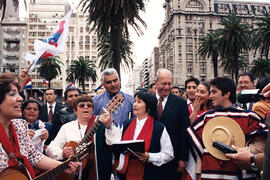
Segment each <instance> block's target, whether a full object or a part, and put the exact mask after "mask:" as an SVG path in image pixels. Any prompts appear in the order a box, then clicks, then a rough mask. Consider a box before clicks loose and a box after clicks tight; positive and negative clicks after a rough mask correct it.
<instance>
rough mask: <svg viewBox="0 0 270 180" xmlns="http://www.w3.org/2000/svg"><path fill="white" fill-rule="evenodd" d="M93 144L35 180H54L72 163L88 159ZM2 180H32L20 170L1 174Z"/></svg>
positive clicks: (10, 169) (10, 170)
mask: <svg viewBox="0 0 270 180" xmlns="http://www.w3.org/2000/svg"><path fill="white" fill-rule="evenodd" d="M91 143H92V142H89V143H87V144H84V147H82V149H81V150H80V151H77V153H76V154H75V155H74V156H73V157H71V158H69V159H67V160H66V161H64V162H63V163H62V164H60V165H59V166H57V167H55V168H53V169H51V170H49V171H46V172H44V173H42V174H40V175H39V176H37V177H36V178H34V179H35V180H48V179H54V178H55V176H56V175H57V174H59V173H60V172H63V171H64V170H65V169H67V168H68V167H69V166H68V164H69V163H70V162H71V161H76V162H78V161H82V160H83V159H84V158H85V157H87V155H88V153H89V149H90V145H91ZM0 180H32V178H31V177H29V176H26V175H25V174H24V173H22V172H21V171H20V170H17V169H12V168H8V169H6V170H4V171H3V172H1V173H0Z"/></svg>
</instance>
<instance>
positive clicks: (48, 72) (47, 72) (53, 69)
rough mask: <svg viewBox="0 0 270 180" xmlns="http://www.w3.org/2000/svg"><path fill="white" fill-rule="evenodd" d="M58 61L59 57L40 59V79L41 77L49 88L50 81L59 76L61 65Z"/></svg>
mask: <svg viewBox="0 0 270 180" xmlns="http://www.w3.org/2000/svg"><path fill="white" fill-rule="evenodd" d="M58 59H59V56H52V57H49V58H45V59H41V62H40V66H39V68H38V72H39V73H40V77H43V78H44V79H46V80H47V81H48V82H49V83H48V87H49V88H50V87H51V81H52V80H53V79H55V78H56V77H57V76H58V75H60V74H61V67H60V64H63V63H62V62H61V61H59V60H58Z"/></svg>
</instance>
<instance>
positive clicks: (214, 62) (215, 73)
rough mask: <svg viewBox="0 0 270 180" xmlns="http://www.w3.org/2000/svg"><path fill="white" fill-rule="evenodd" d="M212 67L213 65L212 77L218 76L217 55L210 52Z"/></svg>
mask: <svg viewBox="0 0 270 180" xmlns="http://www.w3.org/2000/svg"><path fill="white" fill-rule="evenodd" d="M212 58H213V59H212V60H213V67H214V77H215V78H217V77H218V56H217V55H216V54H214V53H213V54H212Z"/></svg>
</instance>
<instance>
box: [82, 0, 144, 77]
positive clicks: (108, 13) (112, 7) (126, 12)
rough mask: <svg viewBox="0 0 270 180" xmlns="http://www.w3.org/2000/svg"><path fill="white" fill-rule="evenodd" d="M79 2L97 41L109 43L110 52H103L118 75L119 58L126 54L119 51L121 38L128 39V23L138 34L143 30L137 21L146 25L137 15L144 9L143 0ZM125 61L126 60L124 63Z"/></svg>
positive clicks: (105, 46)
mask: <svg viewBox="0 0 270 180" xmlns="http://www.w3.org/2000/svg"><path fill="white" fill-rule="evenodd" d="M80 4H81V5H82V7H83V10H84V12H85V13H88V17H89V18H88V19H87V22H88V24H91V25H92V29H91V31H93V30H95V31H96V33H97V37H98V41H103V42H108V43H109V44H110V46H111V48H110V49H111V51H112V53H109V52H108V53H105V54H106V55H108V56H110V57H111V63H108V65H112V66H113V67H114V68H115V69H116V71H117V72H118V74H119V75H120V63H121V58H123V55H127V54H128V53H121V50H122V49H121V43H122V39H123V38H124V39H125V41H127V42H128V41H129V38H128V37H129V32H128V25H131V27H133V28H134V29H135V31H136V32H137V33H138V34H142V33H143V32H142V30H141V28H140V26H139V25H138V24H137V22H140V23H141V24H142V25H143V26H145V27H146V24H145V22H144V21H143V20H142V19H141V17H140V16H139V11H140V10H144V2H143V0H81V1H80ZM127 44H128V43H127ZM106 48H107V49H108V44H105V43H104V49H106ZM100 54H104V52H102V53H100ZM105 59H106V60H108V58H105ZM127 59H129V58H127ZM126 62H128V61H125V62H124V64H126Z"/></svg>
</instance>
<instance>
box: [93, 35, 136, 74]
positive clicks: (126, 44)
mask: <svg viewBox="0 0 270 180" xmlns="http://www.w3.org/2000/svg"><path fill="white" fill-rule="evenodd" d="M132 46H133V43H132V42H131V41H130V40H129V37H127V38H124V37H123V36H121V45H120V49H121V51H120V53H121V58H122V62H121V65H122V66H123V67H124V68H127V69H133V65H134V61H133V60H132V58H131V56H132V51H131V48H132ZM97 47H98V57H100V60H99V65H98V66H99V67H100V68H101V71H103V70H104V69H106V68H108V67H109V68H112V67H113V64H112V55H113V51H112V46H111V44H110V41H109V37H107V38H104V39H103V40H102V41H100V42H99V44H98V45H97Z"/></svg>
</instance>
